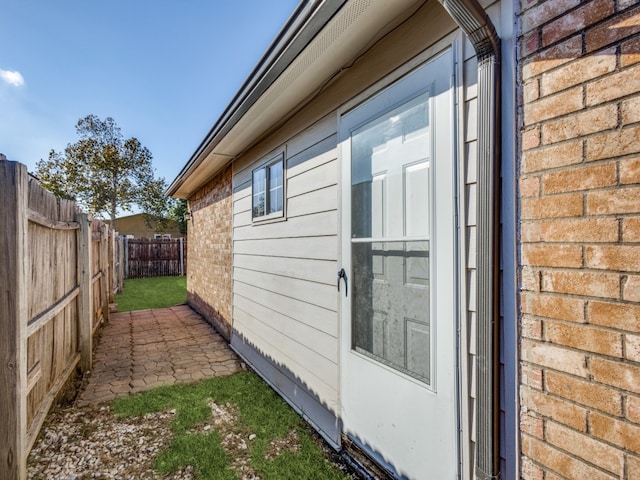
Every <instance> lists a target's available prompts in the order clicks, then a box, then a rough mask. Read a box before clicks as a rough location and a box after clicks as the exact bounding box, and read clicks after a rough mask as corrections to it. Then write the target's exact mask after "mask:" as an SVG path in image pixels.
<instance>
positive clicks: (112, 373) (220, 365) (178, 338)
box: [78, 305, 241, 405]
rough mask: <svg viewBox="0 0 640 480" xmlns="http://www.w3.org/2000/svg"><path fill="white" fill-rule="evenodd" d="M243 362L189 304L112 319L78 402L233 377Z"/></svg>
mask: <svg viewBox="0 0 640 480" xmlns="http://www.w3.org/2000/svg"><path fill="white" fill-rule="evenodd" d="M240 368H241V363H240V360H239V359H238V357H237V356H236V354H235V353H234V352H233V351H232V350H231V349H230V348H229V346H228V345H227V343H226V342H225V341H224V339H223V338H222V337H221V336H220V335H219V334H218V333H217V332H216V331H215V330H214V329H213V328H212V327H211V326H210V325H209V324H208V323H207V322H206V321H205V320H204V319H203V318H202V317H201V316H200V315H198V314H197V313H195V312H194V311H193V310H191V308H189V307H188V306H187V305H179V306H176V307H171V308H164V309H157V310H142V311H136V312H122V313H115V314H112V315H111V319H110V320H109V322H108V323H107V324H106V325H105V326H104V327H103V329H102V334H101V337H100V340H99V341H98V345H97V347H96V350H95V356H94V359H93V370H92V372H91V373H90V375H89V380H88V383H87V385H86V388H85V389H84V391H83V392H82V393H81V394H80V398H79V399H78V403H79V404H80V405H86V404H90V403H101V402H106V401H109V400H112V399H114V398H115V397H118V396H125V395H130V394H133V393H136V392H140V391H142V390H147V389H150V388H154V387H158V386H160V385H170V384H174V383H187V382H195V381H197V380H202V379H205V378H211V377H217V376H222V375H230V374H232V373H235V372H237V371H239V370H240Z"/></svg>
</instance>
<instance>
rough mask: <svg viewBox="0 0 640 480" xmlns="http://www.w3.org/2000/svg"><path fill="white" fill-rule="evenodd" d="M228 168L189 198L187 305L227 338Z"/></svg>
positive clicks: (229, 275) (229, 279)
mask: <svg viewBox="0 0 640 480" xmlns="http://www.w3.org/2000/svg"><path fill="white" fill-rule="evenodd" d="M231 175H232V169H231V166H228V167H226V168H225V169H223V170H222V171H221V172H219V173H218V174H217V175H216V176H215V177H214V178H212V179H211V180H210V181H209V182H208V183H207V184H206V185H204V187H202V188H201V189H200V190H198V191H197V192H196V193H195V194H193V195H192V196H191V197H190V198H189V210H190V211H191V221H190V225H189V226H188V229H187V233H188V237H187V238H188V242H187V249H188V250H187V253H188V258H189V269H188V274H187V302H188V303H189V305H191V307H192V308H193V309H194V310H196V311H197V312H198V313H200V314H201V315H202V316H204V317H205V318H206V319H207V320H208V321H209V322H211V323H212V324H213V326H214V327H215V328H216V329H217V330H218V331H219V332H220V333H222V335H224V336H225V338H227V340H229V339H230V338H231V328H232V315H231V291H232V270H231V260H232V258H231V256H232V251H231V249H232V241H231V230H232V213H231V212H232V195H231V194H232V192H231Z"/></svg>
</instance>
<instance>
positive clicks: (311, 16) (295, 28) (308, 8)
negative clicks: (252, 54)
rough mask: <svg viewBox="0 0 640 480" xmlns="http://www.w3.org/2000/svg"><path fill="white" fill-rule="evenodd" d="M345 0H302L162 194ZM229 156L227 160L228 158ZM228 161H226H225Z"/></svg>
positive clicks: (172, 191)
mask: <svg viewBox="0 0 640 480" xmlns="http://www.w3.org/2000/svg"><path fill="white" fill-rule="evenodd" d="M346 1H347V0H302V1H301V2H300V4H299V5H298V7H297V8H296V10H295V11H294V12H293V14H292V15H291V16H290V17H289V19H288V20H287V22H286V23H285V25H284V27H283V28H282V29H281V30H280V32H279V33H278V35H277V36H276V38H275V39H274V41H273V42H272V43H271V45H270V46H269V48H268V49H267V51H266V52H265V54H264V55H263V56H262V58H261V59H260V61H258V63H257V64H256V66H255V67H254V69H253V70H252V71H251V73H250V74H249V76H248V77H247V79H246V80H245V81H244V83H243V84H242V86H241V87H240V89H239V90H238V92H237V93H236V94H235V96H234V97H233V99H232V100H231V102H230V103H229V105H228V106H227V107H226V108H225V110H224V111H223V113H222V115H221V116H220V117H219V118H218V120H217V121H216V122H215V123H214V125H213V126H212V127H211V129H210V130H209V132H208V133H207V135H206V136H205V138H204V139H203V140H202V142H201V143H200V145H199V146H198V148H196V150H195V152H194V153H193V154H192V155H191V157H190V159H189V161H188V162H187V163H186V165H185V166H184V167H183V168H182V170H181V171H180V173H179V174H178V175H177V176H176V178H175V179H174V180H173V181H172V182H171V185H170V186H169V187H168V188H167V190H166V192H165V194H166V195H167V196H175V197H180V195H178V192H179V190H180V187H181V186H182V185H183V184H184V182H185V180H186V179H187V178H188V177H189V175H190V174H191V173H192V172H193V171H194V170H195V169H196V168H197V167H198V166H199V165H200V163H202V161H204V159H205V158H206V157H207V155H208V154H209V153H210V152H211V151H212V150H213V149H214V148H215V146H216V145H217V143H219V142H220V140H221V139H222V138H224V136H225V135H226V134H227V133H228V132H229V131H230V130H231V129H232V128H233V127H234V126H235V125H236V124H237V122H238V121H239V120H240V119H241V118H242V117H243V116H244V115H245V113H246V112H247V111H248V110H249V109H250V108H251V106H252V105H253V104H254V103H255V102H256V101H257V100H258V99H259V98H260V96H261V95H262V94H263V93H264V92H265V91H266V90H267V89H268V88H269V86H270V85H271V84H272V83H273V82H274V81H275V80H276V79H277V78H278V77H279V76H280V75H281V74H282V73H283V72H284V71H285V70H286V69H287V67H288V66H289V65H290V64H291V62H293V61H294V60H295V58H296V57H297V56H298V55H299V54H300V53H301V52H302V51H303V50H304V48H305V47H306V46H307V45H308V44H309V42H310V41H311V40H313V38H314V37H315V36H316V35H317V34H318V33H319V32H320V31H321V30H322V28H323V27H324V26H325V25H326V23H327V22H328V21H329V20H330V19H331V18H332V17H333V16H334V15H335V14H336V13H337V12H338V11H339V10H340V8H341V7H342V6H343V5H344V4H345V3H346ZM231 160H232V157H230V158H229V160H228V161H231ZM227 163H228V162H227Z"/></svg>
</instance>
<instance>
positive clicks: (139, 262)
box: [126, 238, 186, 278]
mask: <svg viewBox="0 0 640 480" xmlns="http://www.w3.org/2000/svg"><path fill="white" fill-rule="evenodd" d="M126 245H127V255H126V257H127V275H126V278H146V277H160V276H171V275H184V273H185V271H186V268H185V266H186V263H185V262H184V251H185V250H186V240H185V239H182V238H177V239H159V238H129V239H127V242H126Z"/></svg>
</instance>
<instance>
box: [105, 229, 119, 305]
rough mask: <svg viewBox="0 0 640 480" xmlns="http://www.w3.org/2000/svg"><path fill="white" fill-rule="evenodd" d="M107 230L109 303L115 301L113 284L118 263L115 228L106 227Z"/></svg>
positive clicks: (114, 284) (114, 283)
mask: <svg viewBox="0 0 640 480" xmlns="http://www.w3.org/2000/svg"><path fill="white" fill-rule="evenodd" d="M107 231H108V232H109V235H108V237H107V242H108V243H109V281H108V282H107V283H108V287H107V288H108V289H109V303H113V302H115V299H114V297H115V286H116V275H117V274H118V263H117V262H116V232H115V230H113V229H111V228H108V229H107Z"/></svg>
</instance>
